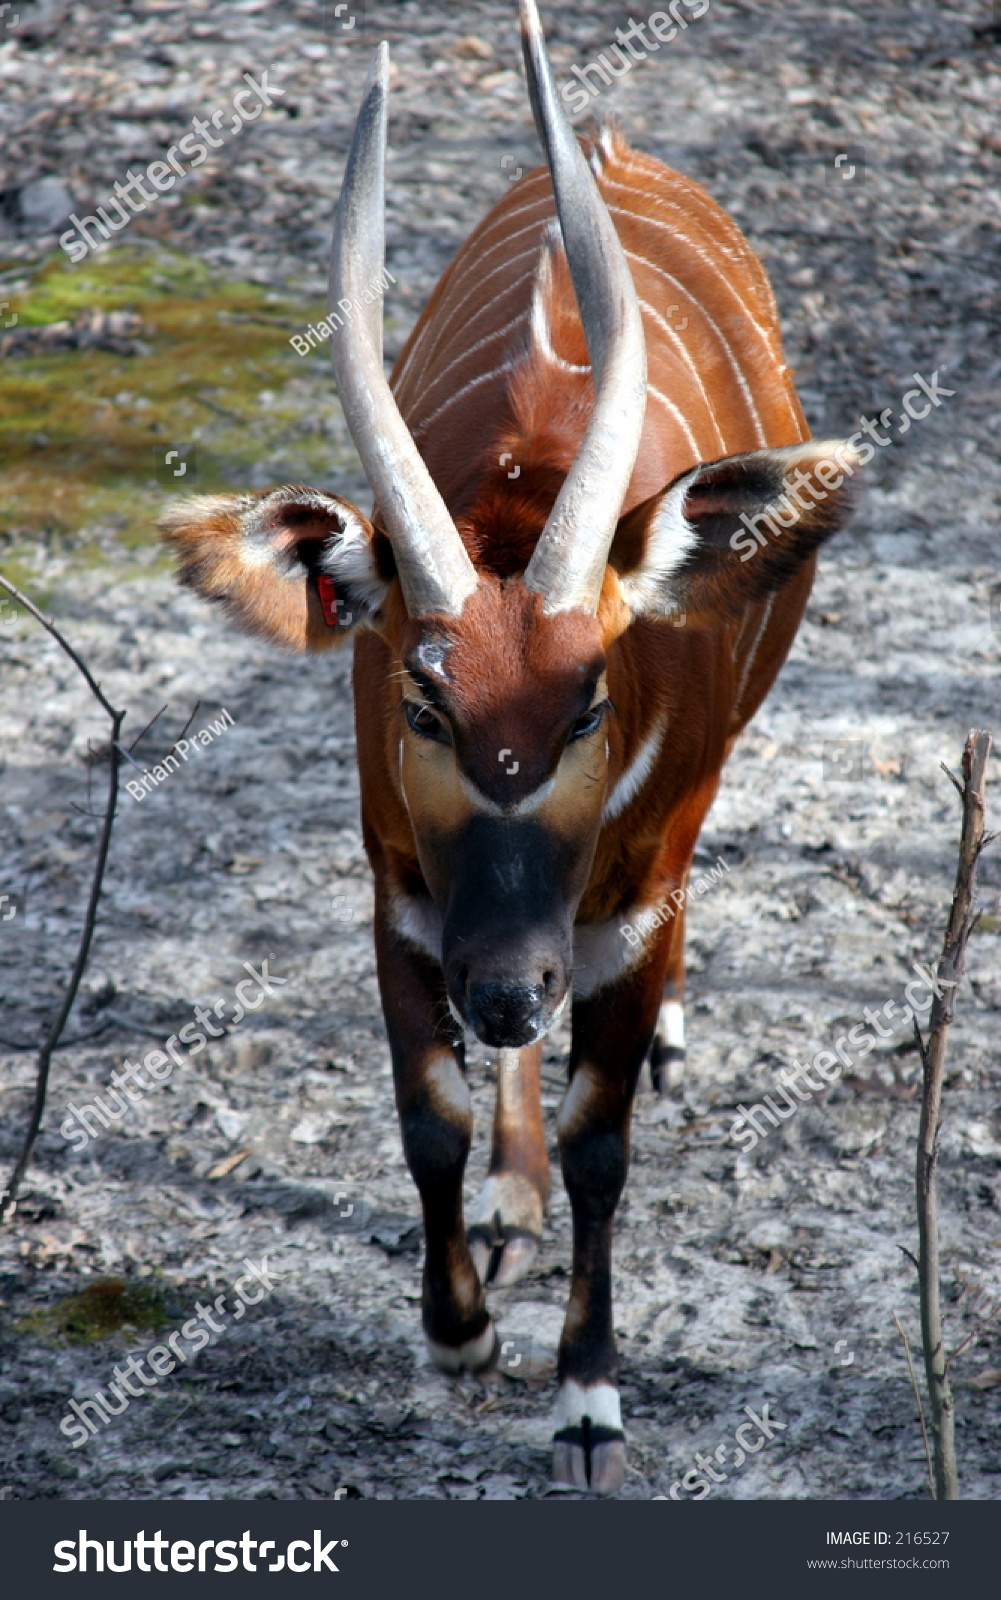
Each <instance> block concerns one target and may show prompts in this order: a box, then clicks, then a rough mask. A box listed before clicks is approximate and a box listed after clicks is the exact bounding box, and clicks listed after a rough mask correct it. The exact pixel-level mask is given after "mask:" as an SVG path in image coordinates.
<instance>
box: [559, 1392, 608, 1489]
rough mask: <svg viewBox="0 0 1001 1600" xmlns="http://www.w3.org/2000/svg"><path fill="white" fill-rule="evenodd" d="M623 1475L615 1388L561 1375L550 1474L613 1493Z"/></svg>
mask: <svg viewBox="0 0 1001 1600" xmlns="http://www.w3.org/2000/svg"><path fill="white" fill-rule="evenodd" d="M625 1476H626V1439H625V1434H624V1433H623V1431H622V1414H621V1411H620V1409H619V1392H618V1390H617V1389H616V1388H615V1386H614V1384H611V1383H608V1382H607V1381H606V1382H603V1383H595V1384H590V1385H588V1386H587V1387H585V1386H584V1385H582V1384H578V1383H575V1382H574V1381H573V1380H572V1379H567V1380H566V1381H565V1382H564V1383H562V1384H561V1385H560V1392H559V1395H558V1397H557V1401H556V1429H555V1432H554V1435H553V1480H554V1482H556V1483H559V1484H564V1485H567V1486H569V1487H570V1488H572V1489H581V1490H583V1491H585V1492H588V1491H590V1493H591V1494H615V1493H616V1492H617V1491H618V1490H619V1489H621V1488H622V1484H623V1481H624V1479H625Z"/></svg>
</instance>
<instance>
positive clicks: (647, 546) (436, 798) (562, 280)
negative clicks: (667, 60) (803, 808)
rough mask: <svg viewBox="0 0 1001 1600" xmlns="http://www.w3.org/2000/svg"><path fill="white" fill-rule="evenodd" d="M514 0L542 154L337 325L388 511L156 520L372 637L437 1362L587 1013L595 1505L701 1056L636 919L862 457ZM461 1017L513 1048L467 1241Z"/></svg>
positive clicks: (568, 1429)
mask: <svg viewBox="0 0 1001 1600" xmlns="http://www.w3.org/2000/svg"><path fill="white" fill-rule="evenodd" d="M521 10H522V30H523V39H524V46H525V58H526V67H527V73H528V80H529V86H530V91H531V94H532V100H533V108H534V110H535V115H536V121H537V125H538V127H539V131H540V136H541V139H542V142H543V145H544V148H545V151H546V155H547V166H546V167H545V168H541V169H539V170H538V171H536V172H532V173H529V174H528V175H527V176H526V177H525V178H524V179H522V180H521V181H520V182H519V183H518V184H517V186H515V187H513V188H512V189H511V191H510V192H509V193H508V194H507V195H506V196H505V198H504V200H503V201H501V203H500V204H499V205H497V206H495V207H494V209H493V210H492V211H491V212H490V214H489V215H488V216H487V217H486V218H485V220H484V221H483V222H482V223H481V224H480V225H479V227H478V228H477V229H476V230H475V231H474V232H473V234H472V235H471V237H470V238H469V240H468V241H467V243H466V244H465V245H464V247H463V248H462V250H461V251H460V252H459V254H458V256H457V257H456V259H455V260H454V261H453V263H452V265H451V266H450V267H449V268H448V270H447V271H446V272H445V274H444V275H443V277H442V279H441V281H440V282H439V284H438V286H437V288H436V289H435V291H434V293H433V295H432V297H431V299H430V301H429V303H428V305H427V307H426V308H425V310H424V312H423V314H422V316H421V317H420V319H419V321H418V322H417V325H416V326H415V328H414V330H413V333H412V335H411V337H410V339H409V341H408V343H407V345H406V348H405V349H404V351H403V352H402V354H401V356H400V359H399V361H398V362H397V365H396V369H395V371H394V373H393V377H392V380H391V386H390V385H387V383H386V380H385V378H384V375H383V367H382V335H381V315H382V314H381V308H380V307H379V305H378V303H377V301H373V303H372V304H371V305H370V306H369V307H368V311H367V314H366V316H365V317H364V319H360V318H356V319H354V320H352V321H349V323H348V324H347V325H346V326H345V327H344V328H343V329H341V330H338V331H337V332H336V333H335V334H334V336H333V338H332V340H331V347H332V356H333V362H334V369H335V373H336V376H337V381H338V386H339V391H340V395H341V400H342V404H343V406H344V410H345V415H346V417H347V419H348V423H349V426H350V428H351V432H352V436H353V438H354V440H355V443H356V446H357V448H358V451H359V454H360V456H361V459H362V463H363V465H364V467H365V469H366V473H367V476H368V478H369V482H370V484H371V486H372V489H373V491H374V494H375V497H376V505H375V509H374V510H373V512H372V516H371V518H367V517H366V516H364V514H363V513H362V512H361V511H360V510H359V509H358V508H357V507H355V506H353V505H351V504H350V503H349V502H347V501H344V500H343V499H341V498H339V497H337V496H335V495H332V494H328V493H326V492H323V491H320V490H315V489H309V488H302V487H285V488H280V489H275V490H272V491H265V492H262V493H259V494H247V495H243V496H220V497H215V498H209V499H196V500H192V501H187V502H184V503H182V504H180V505H179V506H177V507H176V508H174V509H173V510H172V511H171V512H170V513H169V514H168V516H167V518H166V519H165V536H166V537H167V538H168V539H169V540H171V541H172V542H173V544H174V545H175V546H176V548H177V549H178V551H179V553H180V557H181V576H182V580H183V581H185V582H187V583H188V584H190V585H192V586H193V587H195V588H196V589H197V590H198V591H199V592H200V593H202V594H203V595H205V596H207V597H208V598H211V599H214V600H218V601H221V602H222V603H223V604H224V606H225V608H226V609H227V611H228V612H229V613H230V615H231V616H232V617H233V618H234V619H235V620H236V621H237V622H238V623H239V624H241V625H242V626H243V627H244V628H246V629H247V630H248V631H251V632H255V633H257V634H259V635H263V636H265V637H267V638H269V639H272V640H274V641H276V642H278V643H281V644H284V645H286V646H289V647H291V648H295V649H300V650H319V649H324V648H326V647H327V646H328V645H330V644H332V643H334V642H336V641H337V639H338V638H340V637H341V636H342V635H343V634H344V633H345V632H346V631H352V632H354V633H355V634H356V644H355V671H354V682H355V702H356V722H357V732H358V759H359V769H360V775H361V793H362V818H363V829H364V837H365V846H366V850H367V852H368V856H369V860H370V862H371V865H372V870H373V873H374V877H375V891H376V912H375V938H376V950H377V959H378V972H379V982H380V987H381V993H382V999H383V1008H384V1012H385V1017H386V1024H387V1029H388V1033H389V1040H390V1045H391V1050H392V1057H393V1066H394V1077H395V1084H396V1099H397V1106H398V1110H399V1116H400V1123H401V1128H402V1134H403V1142H404V1148H405V1152H406V1157H407V1161H408V1164H409V1166H410V1170H411V1172H412V1174H413V1177H414V1179H415V1181H416V1184H417V1187H418V1189H419V1191H420V1197H421V1202H422V1207H423V1212H424V1222H425V1238H426V1255H425V1263H424V1291H423V1322H424V1328H425V1332H426V1335H427V1338H428V1342H429V1347H430V1350H431V1353H432V1355H433V1357H434V1359H435V1360H436V1361H437V1362H438V1364H439V1365H441V1366H442V1367H444V1368H445V1369H447V1370H452V1371H457V1370H460V1369H463V1368H467V1369H470V1370H476V1369H478V1368H482V1367H485V1366H488V1365H489V1364H490V1363H491V1362H492V1361H494V1360H495V1359H496V1352H497V1346H498V1340H497V1335H496V1333H495V1331H494V1327H493V1324H492V1322H491V1320H490V1316H489V1313H488V1310H487V1305H486V1296H485V1287H486V1285H487V1284H488V1283H493V1284H496V1285H504V1284H508V1283H512V1282H514V1281H516V1279H517V1278H518V1277H520V1276H521V1275H522V1274H523V1273H524V1272H526V1271H527V1270H529V1268H530V1266H531V1263H532V1260H533V1257H534V1255H535V1252H536V1249H537V1246H538V1242H539V1238H540V1234H541V1228H542V1218H543V1212H544V1207H545V1202H546V1198H547V1193H548V1183H549V1177H548V1160H547V1152H546V1143H545V1137H544V1131H543V1123H542V1116H541V1110H540V1101H539V1070H540V1059H541V1040H542V1038H543V1036H544V1035H545V1033H546V1031H547V1030H548V1028H550V1027H551V1026H552V1024H553V1023H554V1021H555V1020H556V1019H557V1018H558V1017H559V1016H560V1015H561V1013H562V1011H563V1008H564V1006H565V1005H566V1004H568V1003H572V1023H573V1030H572V1034H573V1042H572V1050H571V1057H570V1063H569V1081H568V1087H567V1091H566V1095H565V1097H564V1100H563V1103H562V1105H561V1108H560V1111H559V1115H558V1119H557V1130H558V1136H559V1148H560V1158H561V1164H562V1170H563V1177H564V1181H565V1183H566V1187H567V1190H568V1194H569V1197H570V1202H571V1208H572V1213H573V1223H574V1246H573V1277H572V1284H571V1290H570V1300H569V1306H568V1311H567V1318H566V1323H565V1326H564V1331H563V1336H562V1340H561V1345H560V1353H559V1371H558V1379H559V1394H558V1400H557V1415H556V1427H555V1476H556V1478H557V1480H558V1481H562V1482H565V1483H570V1484H574V1485H576V1486H577V1487H579V1488H590V1489H591V1490H594V1491H598V1492H606V1493H607V1492H612V1491H614V1490H615V1489H617V1488H618V1487H619V1486H620V1484H621V1482H622V1478H623V1474H624V1463H625V1454H624V1444H623V1431H622V1422H621V1417H620V1411H619V1401H618V1394H617V1388H616V1353H615V1343H614V1336H613V1329H612V1300H611V1237H612V1221H613V1217H614V1213H615V1209H616V1205H617V1203H618V1200H619V1196H620V1194H621V1192H622V1188H623V1185H624V1183H625V1178H626V1171H627V1166H628V1128H629V1117H630V1108H631V1103H632V1099H633V1095H634V1091H635V1089H636V1085H637V1081H638V1079H639V1075H640V1071H641V1068H642V1065H643V1063H644V1060H645V1059H649V1060H650V1063H651V1069H652V1074H653V1078H654V1083H655V1086H657V1087H659V1088H660V1089H661V1090H662V1091H663V1090H665V1089H666V1088H667V1087H668V1085H669V1083H670V1081H671V1078H672V1075H674V1074H675V1073H676V1067H675V1063H676V1062H677V1061H678V1060H679V1058H680V1057H681V1056H682V1055H683V1050H684V1036H683V1026H682V1009H681V1001H682V996H683V987H684V963H683V943H684V917H683V914H682V913H681V912H680V911H679V912H678V914H677V915H675V916H673V917H671V918H670V919H664V920H663V921H662V923H661V925H659V926H657V925H653V924H654V919H652V918H650V917H647V918H646V919H645V923H642V922H641V925H644V926H646V931H645V932H644V934H643V935H642V937H640V938H637V937H636V936H635V934H632V936H631V937H629V938H626V937H624V936H623V934H622V929H623V926H624V925H626V924H629V925H631V927H634V926H635V925H636V924H637V918H638V917H639V916H640V914H641V913H642V912H644V911H648V910H649V909H650V908H652V907H655V906H658V905H662V904H663V903H664V902H665V901H667V900H668V899H669V897H670V896H671V894H672V893H673V892H675V891H677V890H679V889H680V888H682V887H683V886H684V884H685V882H686V879H687V874H688V870H689V865H690V862H691V857H692V852H693V849H694V847H695V843H696V839H697V836H698V833H699V829H700V826H701V823H702V820H703V818H704V816H705V813H706V811H707V809H708V806H709V804H710V802H711V800H712V797H713V794H714V792H715V790H716V787H717V784H718V781H719V775H720V771H721V768H722V766H723V763H724V761H725V759H726V757H727V754H728V753H729V750H730V748H731V746H732V744H733V741H734V739H735V738H736V736H737V734H738V733H739V732H740V730H741V728H742V727H743V726H744V725H745V723H746V722H747V721H748V719H749V718H750V717H751V716H752V715H753V714H754V712H755V710H756V709H757V707H758V706H759V705H760V704H761V701H762V700H763V698H764V696H765V694H766V693H767V691H768V689H769V688H770V686H771V684H772V682H773V681H774V678H775V676H776V673H777V672H778V670H779V667H780V666H781V664H782V662H783V660H784V658H785V656H786V653H787V651H788V649H789V647H790V644H791V642H792V640H793V637H794V635H795V632H796V629H797V627H798V625H799V621H800V618H801V616H802V613H803V609H804V607H805V604H806V600H807V596H808V593H809V590H810V585H811V582H812V578H813V570H814V552H815V551H816V549H817V547H818V546H819V544H820V543H821V542H822V540H823V539H824V538H826V537H827V536H828V535H829V534H831V533H833V532H834V531H835V530H836V529H837V528H838V527H839V526H840V525H841V524H842V523H843V521H844V520H845V518H846V515H847V513H848V511H849V508H850V498H851V496H850V489H851V484H850V482H849V481H848V480H850V479H851V478H852V476H853V473H854V470H855V467H856V466H857V464H858V462H857V457H855V456H854V454H853V452H852V450H851V448H850V446H847V445H842V444H832V443H830V442H828V443H818V442H816V441H810V440H808V437H807V427H806V424H805V421H804V418H803V413H802V411H801V409H800V406H799V402H798V400H797V398H796V394H795V390H794V387H793V383H792V376H791V373H790V371H789V368H788V367H787V366H786V365H785V363H784V360H783V356H782V347H781V340H780V334H779V327H778V320H777V314H776V309H775V304H774V300H773V298H772V294H771V291H770V288H769V285H768V282H767V279H766V277H765V274H764V272H763V270H762V268H761V266H760V264H759V263H758V261H757V259H756V258H755V256H754V255H753V253H752V251H751V250H750V247H749V246H748V244H747V243H746V241H745V240H744V238H743V236H742V235H741V233H740V231H739V229H738V228H737V227H736V225H735V224H734V223H733V222H732V221H731V220H730V219H729V218H728V217H727V216H726V214H725V213H724V212H723V211H721V210H720V208H719V207H718V206H717V205H716V204H715V203H714V202H713V201H712V200H711V199H710V198H709V196H708V195H707V194H705V193H704V191H703V190H702V189H700V188H699V187H698V186H697V185H696V184H694V183H691V182H689V181H688V180H686V179H685V178H683V177H680V176H679V175H678V174H677V173H674V172H671V171H670V170H668V169H667V168H666V167H664V166H663V165H661V164H660V163H659V162H657V161H655V160H653V159H652V158H650V157H648V156H644V155H641V154H639V153H637V152H635V151H633V150H631V149H630V148H629V147H628V146H627V145H626V144H625V142H624V141H623V140H622V139H621V138H620V137H618V136H617V135H616V134H614V133H611V132H609V131H607V130H606V131H604V132H602V133H601V134H600V135H599V136H598V137H597V138H596V139H595V140H594V141H593V142H592V143H591V144H590V146H589V148H588V150H587V153H586V154H585V152H584V150H583V149H582V147H581V145H580V144H579V143H578V141H577V140H576V138H575V137H574V135H573V133H572V132H571V130H570V129H569V126H568V124H567V123H566V121H565V118H564V114H563V112H562V109H561V107H560V103H559V99H558V97H557V95H556V93H555V91H554V88H553V84H552V80H551V77H550V73H549V68H548V63H547V61H546V56H545V50H544V45H543V42H542V34H541V29H540V27H539V22H538V17H537V15H536V11H535V3H534V0H521ZM387 82H388V58H387V55H386V48H385V46H383V47H382V49H381V51H380V52H379V53H378V55H377V59H376V62H375V64H374V66H373V70H372V73H371V74H370V78H369V82H368V86H367V88H366V91H365V97H364V100H363V103H362V107H361V110H360V112H359V116H358V121H357V124H356V129H355V137H354V142H353V145H352V149H351V154H350V156H349V159H348V166H347V170H346V174H345V179H344V186H343V190H342V195H341V200H340V204H339V209H338V220H337V227H336V231H335V241H334V254H333V269H332V277H331V296H332V303H333V302H335V301H336V300H338V299H340V298H342V297H343V296H345V295H347V296H349V297H351V298H353V299H356V300H357V299H361V298H362V293H363V290H364V287H365V285H366V284H370V283H372V282H373V281H377V279H378V277H379V274H380V272H381V270H382V267H383V211H384V197H383V170H384V152H385V126H386V99H387ZM370 298H371V297H370ZM339 615H345V616H347V615H350V623H349V627H348V628H347V629H346V628H345V627H344V626H342V625H340V624H339V623H338V616H339ZM571 996H572V1001H571ZM466 1029H470V1030H471V1031H473V1032H474V1033H475V1034H476V1035H477V1036H478V1037H479V1038H480V1039H481V1040H483V1041H484V1042H486V1043H487V1044H488V1045H491V1046H494V1047H495V1048H496V1049H497V1050H498V1051H499V1059H498V1074H497V1076H498V1093H497V1107H496V1114H495V1123H494V1137H493V1152H492V1158H491V1165H490V1173H489V1176H488V1178H487V1181H486V1185H485V1187H484V1190H483V1193H482V1195H481V1197H480V1200H479V1202H478V1203H477V1206H476V1210H475V1212H474V1215H473V1217H472V1220H471V1226H470V1227H469V1229H468V1232H467V1228H466V1222H465V1219H464V1215H463V1202H462V1181H463V1172H464V1168H465V1163H466V1157H467V1153H468V1150H469V1144H470V1135H471V1110H470V1099H469V1091H468V1088H467V1085H466V1080H465V1076H464V1060H463V1043H462V1040H463V1033H464V1030H466Z"/></svg>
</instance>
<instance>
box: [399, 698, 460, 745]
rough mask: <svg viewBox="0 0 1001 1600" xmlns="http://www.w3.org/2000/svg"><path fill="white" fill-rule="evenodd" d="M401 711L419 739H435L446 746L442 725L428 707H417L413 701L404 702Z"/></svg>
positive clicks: (446, 739) (446, 741)
mask: <svg viewBox="0 0 1001 1600" xmlns="http://www.w3.org/2000/svg"><path fill="white" fill-rule="evenodd" d="M403 709H404V711H405V713H406V718H407V721H408V722H409V724H410V726H411V728H412V729H413V731H414V733H416V734H417V735H418V736H419V737H420V738H421V739H436V740H437V741H438V743H439V744H448V742H449V739H448V734H447V733H446V731H445V727H444V724H443V723H442V722H441V720H440V718H439V717H437V716H436V715H435V713H434V712H433V711H432V710H431V708H430V707H429V706H422V705H418V704H417V702H416V701H415V700H404V702H403Z"/></svg>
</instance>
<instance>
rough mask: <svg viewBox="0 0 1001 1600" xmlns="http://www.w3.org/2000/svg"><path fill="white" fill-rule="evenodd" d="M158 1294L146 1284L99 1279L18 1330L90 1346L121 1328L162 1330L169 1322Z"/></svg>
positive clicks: (27, 1319)
mask: <svg viewBox="0 0 1001 1600" xmlns="http://www.w3.org/2000/svg"><path fill="white" fill-rule="evenodd" d="M169 1320H170V1318H169V1317H168V1315H167V1309H166V1307H165V1305H164V1303H163V1299H162V1297H161V1296H160V1294H159V1293H158V1292H157V1291H156V1290H155V1289H153V1288H152V1287H150V1286H149V1285H147V1284H137V1283H129V1282H128V1281H127V1280H126V1279H124V1278H99V1279H98V1280H97V1282H95V1283H91V1284H88V1285H87V1287H86V1289H81V1290H80V1291H79V1293H77V1294H70V1295H66V1296H65V1297H64V1298H63V1299H62V1300H56V1301H55V1302H54V1304H52V1305H51V1306H46V1307H45V1309H44V1310H42V1311H33V1312H32V1313H31V1315H30V1316H28V1317H25V1318H24V1319H23V1321H22V1322H21V1324H20V1326H21V1327H22V1328H24V1329H26V1330H28V1331H31V1332H33V1333H39V1334H42V1335H43V1336H47V1337H49V1338H52V1337H61V1338H64V1339H70V1340H72V1341H73V1342H74V1343H76V1344H93V1343H95V1342H96V1341H97V1340H98V1339H107V1338H109V1337H110V1336H111V1335H112V1334H114V1333H118V1332H119V1331H120V1330H121V1329H123V1328H131V1329H136V1330H140V1329H142V1330H146V1329H154V1330H155V1329H157V1328H162V1327H164V1326H165V1325H166V1323H167V1322H169Z"/></svg>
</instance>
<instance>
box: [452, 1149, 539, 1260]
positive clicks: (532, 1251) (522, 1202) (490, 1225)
mask: <svg viewBox="0 0 1001 1600" xmlns="http://www.w3.org/2000/svg"><path fill="white" fill-rule="evenodd" d="M542 1212H543V1203H542V1197H541V1196H540V1194H539V1192H538V1190H537V1189H536V1188H535V1186H534V1184H532V1183H531V1182H530V1181H529V1179H528V1178H526V1177H525V1176H524V1175H523V1174H522V1173H520V1172H494V1173H491V1175H490V1176H489V1177H488V1179H487V1181H486V1183H485V1184H484V1185H483V1188H482V1190H481V1191H480V1197H479V1199H478V1201H477V1202H476V1210H475V1211H474V1212H473V1217H472V1221H471V1224H470V1227H469V1231H468V1234H467V1237H468V1239H469V1252H470V1254H471V1256H472V1258H473V1265H474V1267H475V1268H476V1271H477V1274H478V1276H479V1280H480V1282H481V1283H482V1284H491V1285H492V1286H493V1287H494V1288H495V1289H506V1288H507V1287H508V1285H509V1284H512V1283H517V1282H518V1279H519V1278H523V1277H524V1276H525V1274H526V1272H528V1271H529V1269H530V1268H531V1266H532V1263H533V1261H534V1260H535V1258H536V1256H537V1255H538V1253H539V1244H540V1241H541V1239H542Z"/></svg>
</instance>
